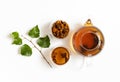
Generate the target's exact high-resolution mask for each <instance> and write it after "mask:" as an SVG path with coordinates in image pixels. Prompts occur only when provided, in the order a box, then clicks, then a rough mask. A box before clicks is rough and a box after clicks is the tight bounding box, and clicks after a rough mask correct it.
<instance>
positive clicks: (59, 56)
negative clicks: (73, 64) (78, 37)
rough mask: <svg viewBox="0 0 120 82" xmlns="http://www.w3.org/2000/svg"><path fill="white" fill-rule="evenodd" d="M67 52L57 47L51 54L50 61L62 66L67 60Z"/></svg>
mask: <svg viewBox="0 0 120 82" xmlns="http://www.w3.org/2000/svg"><path fill="white" fill-rule="evenodd" d="M69 55H70V54H69V52H68V50H67V49H66V48H64V47H57V48H55V49H54V50H53V52H52V56H51V57H52V60H53V62H54V63H56V64H58V65H63V64H65V63H67V61H68V60H69Z"/></svg>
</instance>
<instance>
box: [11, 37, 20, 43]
mask: <svg viewBox="0 0 120 82" xmlns="http://www.w3.org/2000/svg"><path fill="white" fill-rule="evenodd" d="M12 44H16V45H21V44H22V39H21V38H19V37H18V38H14V40H13V42H12Z"/></svg>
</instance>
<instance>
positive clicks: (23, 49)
mask: <svg viewBox="0 0 120 82" xmlns="http://www.w3.org/2000/svg"><path fill="white" fill-rule="evenodd" d="M21 55H23V56H31V55H32V49H31V48H30V46H29V45H27V44H24V45H23V46H21Z"/></svg>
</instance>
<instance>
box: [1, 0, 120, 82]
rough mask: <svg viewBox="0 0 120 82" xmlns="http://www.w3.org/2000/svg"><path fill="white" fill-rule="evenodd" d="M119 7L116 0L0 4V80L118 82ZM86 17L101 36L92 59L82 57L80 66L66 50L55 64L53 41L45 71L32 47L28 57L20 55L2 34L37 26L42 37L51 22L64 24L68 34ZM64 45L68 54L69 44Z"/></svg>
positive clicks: (23, 0) (18, 0)
mask: <svg viewBox="0 0 120 82" xmlns="http://www.w3.org/2000/svg"><path fill="white" fill-rule="evenodd" d="M119 9H120V2H119V0H0V82H55V81H56V82H57V81H59V82H65V81H67V82H68V81H71V82H73V81H74V82H88V81H89V82H103V81H105V82H120V54H119V52H120V48H119V46H120V37H119V35H120V29H119V28H120V27H119V26H120V12H119V11H120V10H119ZM88 18H90V19H91V20H92V22H93V24H94V25H95V26H97V27H98V28H99V29H100V30H101V31H102V32H103V34H104V37H105V46H104V48H103V50H102V52H101V53H99V54H98V55H96V56H95V57H91V58H87V59H86V58H85V60H86V63H85V62H84V61H83V60H84V59H83V58H82V56H81V55H78V54H77V55H74V54H73V53H72V51H70V53H71V58H70V60H69V62H68V63H67V64H66V65H64V66H55V65H54V63H53V62H52V61H51V59H50V51H51V50H52V49H53V48H55V47H57V46H63V44H59V45H57V44H55V45H54V46H53V44H54V43H55V42H54V41H55V40H54V39H53V40H52V41H53V42H51V47H50V49H47V50H48V53H47V54H48V55H46V56H47V58H48V60H49V61H50V62H51V64H52V65H53V67H54V68H53V69H51V68H50V67H49V66H48V65H47V63H46V62H45V61H44V60H43V58H42V57H41V56H40V54H39V52H38V51H37V50H35V49H33V55H32V56H31V57H24V56H21V55H20V54H19V53H18V49H19V47H20V46H16V45H11V42H12V40H11V39H10V38H9V36H8V35H9V34H10V33H11V32H12V31H18V32H19V33H21V34H23V35H25V34H26V32H27V31H28V30H29V29H30V28H32V27H33V26H35V25H37V24H38V25H39V27H40V29H41V36H44V34H45V30H46V31H47V32H48V30H47V28H49V27H50V24H51V22H52V21H53V20H55V19H62V20H65V21H66V22H68V23H69V26H70V28H71V31H72V29H75V27H76V25H78V24H84V23H85V21H86V20H87V19H88ZM43 30H44V31H43ZM47 32H46V34H47ZM70 33H71V32H70ZM69 38H70V35H69V37H68V38H66V40H65V41H66V43H67V41H69V40H70V39H69ZM57 41H58V40H57ZM57 41H56V43H57ZM65 41H64V40H63V42H64V43H65ZM25 42H26V41H24V43H25ZM27 43H28V42H27ZM65 47H67V48H68V49H69V50H70V46H69V45H68V46H65ZM43 50H44V49H43ZM83 64H84V65H83Z"/></svg>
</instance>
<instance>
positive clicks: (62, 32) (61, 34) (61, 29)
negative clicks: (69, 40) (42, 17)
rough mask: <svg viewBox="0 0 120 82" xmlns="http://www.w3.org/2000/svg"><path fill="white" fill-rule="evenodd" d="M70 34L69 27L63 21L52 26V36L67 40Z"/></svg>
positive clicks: (58, 21)
mask: <svg viewBox="0 0 120 82" xmlns="http://www.w3.org/2000/svg"><path fill="white" fill-rule="evenodd" d="M68 33H69V25H68V24H67V23H66V22H64V21H62V20H57V21H56V22H55V23H54V24H53V26H52V34H53V35H54V36H55V37H57V38H65V37H66V36H67V35H68Z"/></svg>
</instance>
